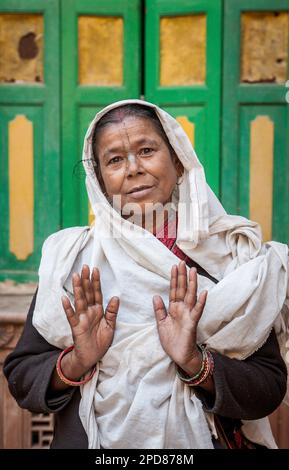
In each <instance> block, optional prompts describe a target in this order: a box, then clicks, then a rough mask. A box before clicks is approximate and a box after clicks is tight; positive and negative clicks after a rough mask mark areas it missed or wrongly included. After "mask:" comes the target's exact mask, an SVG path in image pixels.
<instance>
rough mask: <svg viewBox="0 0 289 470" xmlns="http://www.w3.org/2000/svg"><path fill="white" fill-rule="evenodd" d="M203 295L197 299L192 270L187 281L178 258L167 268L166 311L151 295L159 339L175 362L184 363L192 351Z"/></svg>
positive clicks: (183, 265)
mask: <svg viewBox="0 0 289 470" xmlns="http://www.w3.org/2000/svg"><path fill="white" fill-rule="evenodd" d="M206 296H207V292H206V291H204V292H202V293H201V294H200V296H199V298H198V299H197V274H196V270H195V269H194V268H192V269H191V270H190V273H189V282H188V280H187V270H186V264H185V262H180V263H179V266H176V265H175V266H173V267H172V271H171V281H170V296H169V307H168V311H167V310H166V308H165V305H164V302H163V299H162V298H161V297H160V296H154V298H153V304H154V310H155V315H156V319H157V327H158V333H159V338H160V342H161V344H162V347H163V349H164V350H165V351H166V353H167V354H168V355H169V356H170V357H171V358H172V359H173V360H174V361H175V362H176V363H177V364H186V363H188V362H189V361H190V359H191V358H193V357H194V356H195V354H196V336H197V326H198V322H199V320H200V318H201V315H202V312H203V309H204V306H205V302H206Z"/></svg>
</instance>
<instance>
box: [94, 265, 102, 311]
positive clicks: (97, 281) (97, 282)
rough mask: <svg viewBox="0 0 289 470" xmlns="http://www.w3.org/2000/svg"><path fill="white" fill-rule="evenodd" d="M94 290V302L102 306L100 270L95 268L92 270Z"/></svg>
mask: <svg viewBox="0 0 289 470" xmlns="http://www.w3.org/2000/svg"><path fill="white" fill-rule="evenodd" d="M92 288H93V292H94V301H95V303H96V304H100V305H102V303H103V299H102V291H101V283H100V274H99V270H98V268H93V270H92Z"/></svg>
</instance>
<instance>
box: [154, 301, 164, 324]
mask: <svg viewBox="0 0 289 470" xmlns="http://www.w3.org/2000/svg"><path fill="white" fill-rule="evenodd" d="M153 306H154V311H155V316H156V320H157V323H160V322H161V321H163V320H165V319H166V317H167V310H166V307H165V304H164V301H163V299H162V298H161V296H160V295H154V296H153Z"/></svg>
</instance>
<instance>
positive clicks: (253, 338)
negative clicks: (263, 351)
mask: <svg viewBox="0 0 289 470" xmlns="http://www.w3.org/2000/svg"><path fill="white" fill-rule="evenodd" d="M130 103H138V104H141V105H143V106H148V107H151V108H153V109H154V110H155V111H156V114H157V116H158V118H159V120H160V122H161V124H162V126H163V128H164V131H165V132H166V134H167V137H168V139H169V141H170V143H171V145H172V147H173V149H174V150H175V152H176V155H177V156H178V158H179V159H180V161H181V162H182V164H183V166H184V170H185V171H184V175H183V177H182V182H181V184H180V185H179V192H177V191H175V192H174V198H175V201H176V202H177V203H178V220H179V222H178V232H177V245H178V246H179V247H180V248H181V249H182V250H183V251H184V252H185V253H186V254H187V255H188V256H189V257H190V258H191V259H193V260H194V261H196V262H197V263H198V264H200V265H201V266H202V267H203V268H204V269H206V270H207V271H208V272H209V273H210V274H211V275H212V276H214V277H216V278H217V279H219V280H220V282H219V283H218V284H217V285H214V284H213V283H211V281H209V280H208V279H207V278H204V277H202V276H198V287H199V290H202V289H204V288H206V289H209V294H208V297H207V302H206V306H205V310H204V313H203V315H202V318H201V321H200V323H199V327H198V341H199V342H204V343H206V344H207V345H208V347H209V348H211V349H212V350H215V351H218V352H219V353H221V354H226V355H227V356H229V357H234V358H237V359H244V358H246V357H248V356H249V355H251V354H252V353H254V352H255V351H256V350H257V349H258V348H260V347H261V346H262V345H263V344H264V342H265V341H266V340H267V338H268V336H269V334H270V331H271V329H272V327H273V326H275V329H276V331H277V333H278V338H279V341H280V345H281V350H282V351H283V353H285V349H284V348H285V345H286V341H287V339H288V324H287V323H288V309H287V307H286V302H287V300H286V293H287V296H288V291H287V289H288V247H287V246H286V245H284V244H281V243H277V242H268V243H266V244H262V238H261V231H260V227H259V226H258V224H257V223H255V222H252V221H250V220H247V219H245V218H244V217H240V216H231V215H227V214H226V212H225V210H224V209H223V207H222V206H221V204H220V202H219V201H218V199H217V198H216V196H215V195H214V194H213V192H212V191H211V189H210V188H209V186H208V185H207V184H206V180H205V175H204V170H203V167H202V165H201V163H200V162H199V160H198V158H197V156H196V154H195V152H194V150H193V148H192V145H191V143H190V141H189V139H188V137H187V135H186V134H185V132H184V131H183V129H182V127H181V126H180V125H179V124H178V123H177V121H176V120H175V119H174V118H173V117H171V116H170V115H169V114H168V113H166V112H165V111H163V110H162V109H160V108H158V107H157V106H155V105H154V104H151V103H147V102H145V101H140V100H125V101H120V102H117V103H113V104H111V105H109V106H107V107H106V108H104V109H103V110H102V111H100V112H99V113H97V115H96V116H95V118H94V120H93V121H92V123H91V124H90V126H89V129H88V131H87V133H86V136H85V141H84V148H83V159H84V167H85V171H86V187H87V192H88V196H89V200H90V203H91V207H92V209H93V211H94V213H95V224H94V226H93V227H74V228H70V229H65V230H61V231H60V232H57V233H55V234H53V235H51V236H50V237H49V238H48V239H47V240H46V241H45V243H44V245H43V250H42V260H41V264H40V268H39V289H38V294H37V299H36V306H35V311H34V316H33V324H34V326H35V327H36V328H37V330H38V331H39V332H40V333H41V334H42V336H44V338H45V339H46V340H47V341H48V342H50V343H51V344H53V345H55V346H58V347H60V348H64V347H67V346H68V345H70V344H71V343H72V335H71V331H70V327H69V325H68V322H67V320H66V317H65V313H64V312H63V309H62V305H61V295H63V294H65V292H64V287H65V288H66V289H68V290H70V291H71V292H72V288H71V274H72V272H74V271H79V270H80V269H81V266H82V264H83V263H86V264H89V265H90V267H93V266H98V267H99V269H100V273H101V278H102V288H103V296H104V304H105V305H106V303H107V302H108V300H109V299H110V298H111V297H112V296H113V295H118V296H119V297H120V310H119V313H118V317H117V327H116V331H115V336H114V340H113V343H112V345H111V347H110V348H109V350H108V351H107V353H106V354H105V356H104V357H103V359H102V361H100V362H99V364H98V367H97V374H96V375H95V376H94V378H93V380H91V381H90V382H89V383H87V384H86V385H85V386H84V387H82V389H81V390H82V399H81V403H80V418H81V420H82V423H83V426H84V429H85V430H86V432H87V435H88V441H89V447H90V448H99V447H100V446H102V447H104V448H210V447H212V442H211V433H210V429H209V427H208V424H207V420H206V419H205V414H204V412H203V409H202V405H201V402H200V401H199V400H198V399H197V397H196V396H195V394H194V390H193V388H192V387H191V388H190V387H188V386H187V385H184V384H183V383H181V382H180V380H179V379H178V377H177V376H176V367H175V364H174V363H173V362H172V361H171V360H170V358H169V357H168V356H167V355H166V354H165V353H164V351H163V349H162V347H161V345H160V341H159V338H158V334H157V328H156V322H155V316H154V311H153V307H152V296H153V295H154V294H160V295H161V296H162V297H163V299H164V301H165V302H166V303H168V302H167V301H168V289H169V279H170V271H171V267H172V265H173V264H176V263H177V262H178V261H179V259H178V258H177V257H176V256H175V255H174V254H173V253H172V252H170V251H169V250H168V249H167V248H166V247H165V246H164V245H163V244H162V243H161V242H160V241H159V240H158V239H157V238H156V237H155V236H154V235H152V234H151V233H149V232H148V231H146V230H144V229H143V228H141V227H139V226H134V231H133V233H132V231H131V227H132V223H131V222H130V221H128V220H125V219H123V218H121V216H120V214H119V213H118V212H117V211H116V210H115V209H113V207H112V206H111V205H110V204H109V202H108V201H107V199H106V197H105V195H104V194H103V192H102V190H101V187H100V184H99V182H98V180H97V178H96V176H95V174H94V172H92V171H91V165H90V164H89V159H91V158H93V152H92V135H93V131H94V128H95V125H96V123H97V122H98V121H99V119H100V118H101V117H102V116H103V115H104V114H105V113H107V112H108V111H110V110H111V109H114V108H117V107H119V106H121V105H125V104H130ZM112 230H113V233H114V234H117V235H118V236H117V237H114V238H112V237H111V232H112ZM236 286H238V288H236ZM71 300H72V301H73V296H71ZM281 309H282V315H281V314H280V311H281ZM286 322H287V323H286ZM286 335H287V336H286ZM243 429H244V432H245V433H246V435H247V437H248V438H250V437H251V438H252V437H253V438H254V440H255V441H258V442H260V443H263V444H264V445H267V446H268V447H276V444H275V442H274V439H273V436H272V434H271V432H270V427H269V426H268V420H267V419H262V420H258V421H251V422H250V423H245V425H244V426H243Z"/></svg>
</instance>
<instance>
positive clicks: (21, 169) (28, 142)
mask: <svg viewBox="0 0 289 470" xmlns="http://www.w3.org/2000/svg"><path fill="white" fill-rule="evenodd" d="M8 134H9V149H8V156H9V220H10V225H9V249H10V251H11V253H13V254H14V255H15V256H16V258H17V259H19V260H25V259H26V258H27V257H28V256H29V255H30V254H31V253H33V245H34V176H33V124H32V122H30V121H29V120H28V119H27V118H26V117H25V116H23V115H18V116H16V117H15V119H13V121H10V122H9V129H8Z"/></svg>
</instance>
